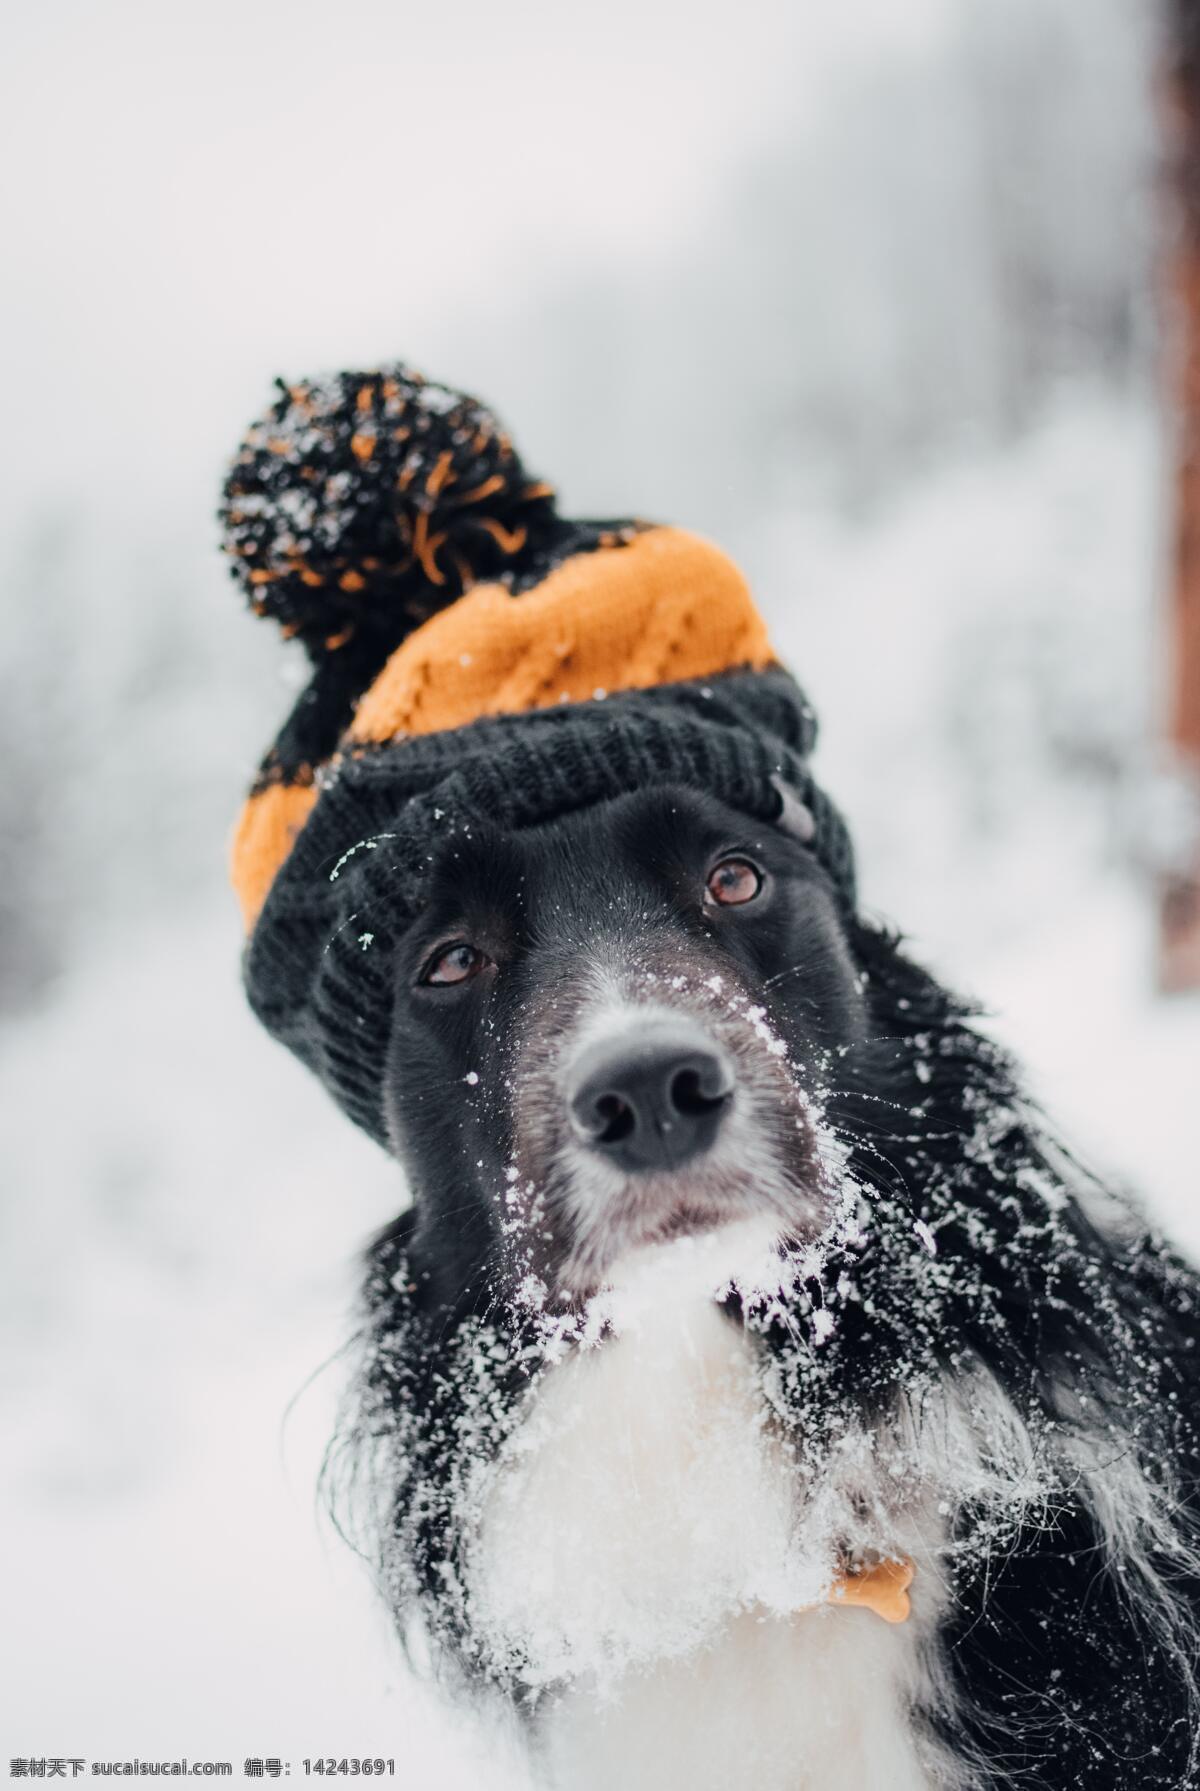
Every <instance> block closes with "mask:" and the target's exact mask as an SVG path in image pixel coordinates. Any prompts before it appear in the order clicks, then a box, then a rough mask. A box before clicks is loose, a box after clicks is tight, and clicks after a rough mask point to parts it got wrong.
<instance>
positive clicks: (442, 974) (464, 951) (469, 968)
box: [420, 939, 489, 988]
mask: <svg viewBox="0 0 1200 1791" xmlns="http://www.w3.org/2000/svg"><path fill="white" fill-rule="evenodd" d="M488 962H489V960H488V959H487V958H486V957H485V956H484V954H483V952H481V951H479V950H478V949H477V948H476V947H475V946H474V945H468V944H467V943H466V941H465V940H463V939H456V940H455V942H454V944H453V945H444V946H442V948H441V950H440V951H436V952H435V953H434V955H433V956H432V958H430V960H429V962H428V963H427V964H426V966H425V968H424V970H422V972H421V976H420V980H421V982H423V983H430V984H434V985H435V986H438V987H441V988H445V987H446V986H447V985H448V984H451V983H466V982H470V980H471V978H472V977H473V976H478V975H479V972H480V971H481V970H482V969H483V967H484V965H485V964H487V963H488Z"/></svg>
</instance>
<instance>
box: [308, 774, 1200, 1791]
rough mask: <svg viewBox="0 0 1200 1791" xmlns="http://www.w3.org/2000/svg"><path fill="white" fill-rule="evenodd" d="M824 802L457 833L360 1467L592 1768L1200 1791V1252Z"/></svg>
mask: <svg viewBox="0 0 1200 1791" xmlns="http://www.w3.org/2000/svg"><path fill="white" fill-rule="evenodd" d="M802 819H803V818H802V817H801V828H800V831H802V830H803V828H802ZM795 823H796V817H795V815H794V814H792V815H791V816H790V817H789V815H788V813H787V811H786V810H785V816H784V819H783V822H781V824H779V825H777V826H774V827H772V826H764V825H762V824H759V823H755V822H750V821H747V819H746V818H745V817H744V816H743V815H741V814H739V813H738V812H736V811H735V810H733V809H730V808H726V807H724V806H723V805H721V804H719V803H717V802H716V801H714V800H711V799H709V798H707V797H704V796H702V795H698V794H697V793H696V792H695V791H692V790H688V789H683V788H678V789H676V788H665V787H663V788H653V789H647V790H645V791H643V792H640V793H637V794H634V795H630V796H626V797H622V798H619V799H617V800H613V801H611V802H608V803H603V804H599V805H595V806H592V807H589V808H585V809H581V810H580V811H579V812H578V813H576V814H568V815H566V816H564V817H561V818H559V819H557V820H555V821H554V822H552V823H549V824H546V825H543V826H540V827H533V828H529V829H526V830H521V831H513V832H508V833H505V832H501V831H497V832H496V833H495V834H494V835H493V836H492V837H487V836H486V835H481V834H479V833H478V832H476V833H475V834H474V835H473V837H471V838H469V839H464V838H462V837H459V838H458V839H457V840H456V841H455V842H452V843H451V844H449V845H447V846H446V847H444V848H443V851H442V856H441V858H440V859H439V860H438V862H437V864H436V866H435V869H434V881H433V894H432V900H431V902H430V903H429V905H428V907H427V909H426V910H425V911H424V913H423V914H422V916H421V918H420V920H419V921H418V922H417V923H416V924H415V925H414V926H413V927H412V928H411V930H410V931H409V933H408V934H407V935H406V936H405V938H404V940H403V942H402V945H401V948H400V950H399V953H398V955H397V958H396V962H395V1009H394V1022H393V1028H392V1042H391V1047H390V1059H389V1064H388V1081H387V1087H388V1096H387V1101H388V1123H389V1128H390V1132H391V1137H392V1141H393V1144H394V1148H395V1150H396V1152H397V1154H398V1156H399V1157H400V1158H401V1159H402V1160H403V1162H404V1163H405V1165H406V1167H407V1170H408V1172H409V1176H410V1179H411V1184H412V1187H413V1190H414V1199H413V1204H412V1206H411V1207H410V1208H409V1209H408V1210H407V1211H406V1212H404V1213H403V1214H402V1215H401V1217H400V1218H399V1219H398V1220H397V1221H396V1223H395V1224H394V1225H392V1226H390V1227H389V1228H388V1229H387V1231H386V1232H385V1233H384V1234H383V1235H382V1236H380V1237H379V1238H378V1239H377V1240H376V1241H375V1243H374V1244H373V1246H372V1247H371V1250H370V1254H369V1272H368V1283H367V1299H368V1312H367V1317H366V1326H365V1335H366V1347H365V1355H364V1361H363V1364H362V1367H361V1371H360V1374H359V1378H358V1382H357V1385H356V1392H355V1399H354V1402H353V1410H352V1411H351V1412H350V1413H349V1414H348V1416H347V1422H346V1426H345V1430H344V1434H343V1436H342V1439H341V1444H342V1446H341V1448H340V1449H339V1451H338V1452H337V1456H336V1463H337V1467H336V1472H335V1481H336V1482H337V1483H338V1485H339V1487H341V1488H342V1489H344V1490H345V1491H347V1492H348V1493H351V1494H353V1495H354V1496H353V1499H352V1504H353V1508H354V1509H355V1510H357V1512H358V1513H359V1516H360V1519H361V1516H362V1512H363V1501H362V1498H361V1494H362V1493H363V1490H364V1488H365V1489H367V1491H368V1492H369V1493H370V1494H371V1495H372V1498H371V1501H370V1504H369V1513H370V1515H369V1520H368V1521H369V1524H370V1525H371V1526H372V1539H371V1548H372V1550H373V1551H374V1552H376V1553H377V1554H378V1556H379V1559H380V1564H381V1567H382V1571H383V1574H384V1576H385V1584H386V1588H387V1592H388V1596H389V1598H390V1599H392V1600H393V1601H394V1605H395V1609H396V1612H397V1616H398V1620H399V1622H400V1625H401V1628H402V1630H404V1631H405V1632H411V1630H412V1629H413V1628H414V1627H416V1628H418V1629H419V1630H420V1631H421V1632H423V1633H424V1635H426V1636H427V1637H429V1638H431V1640H432V1642H433V1645H434V1647H435V1650H436V1652H437V1654H438V1657H439V1658H440V1659H441V1660H442V1661H443V1662H445V1663H447V1664H451V1665H453V1667H454V1668H455V1669H456V1670H457V1674H456V1676H457V1677H458V1678H459V1679H460V1680H461V1682H462V1683H463V1684H464V1685H466V1686H468V1687H476V1688H488V1689H490V1690H492V1691H495V1692H498V1693H501V1694H504V1695H505V1696H507V1697H508V1698H509V1699H510V1700H511V1701H512V1703H513V1704H514V1705H515V1706H516V1707H517V1708H518V1709H519V1710H520V1711H521V1712H522V1714H523V1717H524V1719H525V1721H526V1723H527V1726H528V1732H529V1736H530V1742H531V1749H532V1757H533V1759H534V1761H535V1762H536V1765H537V1769H538V1770H539V1771H540V1772H541V1773H543V1774H544V1775H545V1776H546V1777H547V1778H548V1779H549V1780H550V1782H552V1783H554V1784H557V1785H562V1786H569V1787H597V1788H599V1787H603V1788H605V1791H618V1788H621V1791H623V1788H626V1787H642V1786H645V1787H649V1786H654V1787H656V1791H673V1788H675V1787H697V1788H699V1791H705V1788H708V1787H717V1786H720V1787H722V1788H724V1787H728V1786H753V1787H755V1788H756V1791H809V1788H811V1791H817V1788H818V1787H819V1788H820V1791H917V1788H918V1787H920V1788H928V1787H945V1788H947V1791H950V1788H953V1791H961V1788H965V1787H972V1788H978V1791H984V1788H987V1791H992V1788H995V1787H1000V1786H1013V1787H1046V1788H1049V1787H1054V1788H1055V1791H1059V1788H1065V1787H1081V1788H1083V1787H1086V1788H1087V1791H1101V1788H1102V1787H1103V1788H1108V1787H1113V1788H1116V1787H1122V1788H1124V1791H1130V1788H1133V1787H1138V1788H1141V1787H1163V1788H1166V1787H1171V1788H1172V1791H1177V1788H1178V1787H1181V1786H1187V1785H1193V1784H1200V1741H1198V1735H1200V1729H1198V1716H1197V1713H1198V1710H1200V1703H1198V1698H1197V1677H1198V1674H1200V1540H1198V1537H1200V1483H1198V1476H1200V1442H1198V1436H1197V1418H1198V1412H1200V1362H1198V1361H1197V1353H1198V1352H1197V1347H1196V1345H1197V1338H1198V1337H1200V1277H1198V1276H1197V1274H1196V1272H1195V1271H1194V1270H1193V1269H1191V1268H1190V1267H1188V1266H1187V1265H1186V1264H1184V1263H1183V1262H1181V1261H1180V1260H1178V1259H1177V1257H1175V1256H1174V1255H1173V1254H1172V1253H1171V1251H1170V1250H1169V1249H1168V1248H1167V1247H1166V1246H1164V1244H1163V1243H1162V1242H1161V1241H1159V1240H1158V1239H1157V1238H1155V1237H1153V1236H1150V1235H1148V1234H1147V1232H1146V1231H1145V1229H1144V1228H1143V1227H1142V1225H1141V1224H1140V1223H1139V1221H1138V1220H1137V1219H1136V1218H1135V1217H1134V1216H1133V1214H1132V1213H1130V1212H1128V1211H1127V1210H1125V1209H1124V1207H1123V1206H1122V1205H1121V1204H1120V1202H1119V1201H1118V1200H1117V1199H1115V1198H1114V1197H1112V1196H1110V1195H1107V1194H1106V1193H1105V1192H1104V1191H1103V1190H1101V1189H1100V1188H1098V1187H1096V1186H1094V1185H1093V1184H1092V1182H1091V1181H1090V1180H1089V1178H1088V1177H1087V1176H1086V1174H1085V1173H1083V1172H1082V1171H1081V1170H1080V1169H1079V1168H1078V1167H1077V1165H1076V1164H1075V1163H1074V1162H1073V1161H1072V1160H1071V1159H1070V1158H1069V1157H1068V1155H1067V1154H1066V1153H1065V1151H1064V1150H1063V1149H1062V1148H1061V1147H1060V1146H1058V1145H1057V1144H1056V1143H1055V1141H1054V1140H1053V1138H1052V1137H1051V1136H1050V1134H1049V1133H1048V1132H1047V1130H1046V1128H1045V1127H1044V1125H1043V1124H1042V1122H1041V1120H1040V1118H1039V1117H1038V1115H1037V1114H1036V1113H1035V1112H1033V1111H1032V1110H1031V1108H1030V1106H1029V1104H1028V1103H1027V1101H1026V1100H1025V1098H1024V1096H1023V1095H1022V1093H1021V1090H1020V1088H1019V1085H1018V1082H1017V1080H1016V1078H1015V1076H1014V1072H1013V1068H1012V1066H1011V1064H1010V1063H1009V1061H1008V1060H1007V1059H1006V1057H1005V1056H1004V1055H1003V1053H1002V1052H1001V1051H999V1050H998V1049H997V1048H996V1046H995V1045H994V1044H992V1043H991V1042H989V1041H988V1040H987V1039H985V1038H984V1037H983V1036H981V1034H980V1033H979V1032H977V1031H976V1030H974V1029H973V1028H972V1025H971V1023H970V1016H969V1013H968V1012H967V1010H966V1009H965V1008H964V1007H963V1005H962V1004H961V1003H959V1002H958V1001H957V1000H955V999H954V998H953V997H952V996H950V995H949V994H947V992H946V991H945V990H944V989H942V988H941V987H939V986H938V984H937V983H936V982H935V981H933V980H932V979H931V977H930V976H929V975H927V974H926V973H925V972H923V971H922V970H920V969H919V968H918V967H917V966H915V965H914V964H913V963H912V962H911V961H910V959H909V958H908V957H906V956H905V954H904V952H903V951H902V949H901V948H900V946H899V944H898V942H897V940H896V938H895V937H893V936H891V935H889V934H888V933H886V932H884V931H882V930H880V929H879V928H878V927H875V926H873V925H868V924H866V923H864V922H862V921H860V920H850V919H847V918H846V916H845V909H844V907H843V906H840V905H839V904H838V903H837V902H836V901H835V899H834V896H833V894H832V892H831V888H830V886H829V884H828V882H827V880H826V877H825V873H824V872H823V871H822V869H821V868H820V866H819V865H818V864H817V862H816V860H815V858H814V857H813V855H812V854H811V853H810V852H809V851H807V850H806V849H805V848H804V846H803V844H801V843H798V841H797V839H796V838H794V837H793V832H794V831H795ZM910 1581H911V1583H909V1582H910Z"/></svg>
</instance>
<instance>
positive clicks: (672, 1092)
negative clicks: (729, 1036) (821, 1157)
mask: <svg viewBox="0 0 1200 1791" xmlns="http://www.w3.org/2000/svg"><path fill="white" fill-rule="evenodd" d="M733 1084H734V1075H733V1065H732V1063H731V1062H730V1060H729V1058H728V1056H727V1055H726V1054H725V1052H724V1051H722V1050H721V1048H720V1046H719V1045H717V1044H715V1043H714V1042H713V1040H711V1039H710V1038H708V1037H707V1036H706V1034H704V1033H703V1032H701V1030H700V1028H699V1027H698V1026H692V1025H689V1024H686V1023H685V1022H679V1023H677V1024H676V1023H672V1022H666V1021H655V1022H651V1023H650V1024H649V1025H648V1026H646V1027H645V1028H644V1029H643V1030H642V1031H640V1032H638V1033H635V1034H632V1035H630V1034H628V1033H626V1034H623V1035H622V1036H621V1037H620V1038H615V1039H603V1040H600V1041H599V1042H597V1043H596V1044H594V1045H589V1046H588V1047H587V1048H586V1049H585V1050H584V1051H583V1052H582V1053H581V1054H580V1057H579V1059H578V1061H577V1062H576V1063H575V1064H574V1065H573V1067H572V1072H571V1075H570V1078H569V1082H568V1087H567V1104H568V1107H569V1110H570V1115H571V1124H572V1126H573V1127H574V1129H575V1132H576V1135H577V1136H578V1137H580V1138H582V1139H583V1141H584V1143H585V1144H589V1145H591V1147H592V1149H593V1150H597V1151H602V1152H603V1154H604V1155H605V1156H606V1157H608V1158H609V1159H610V1160H611V1161H612V1162H614V1163H616V1164H618V1165H619V1166H620V1167H621V1168H622V1169H629V1170H649V1169H674V1168H675V1167H676V1166H677V1165H678V1164H680V1163H686V1162H687V1160H688V1158H689V1157H694V1156H696V1155H697V1154H698V1152H700V1151H703V1150H707V1149H708V1147H709V1145H710V1144H711V1143H712V1141H713V1139H714V1138H715V1137H716V1135H717V1129H718V1127H719V1126H720V1124H721V1119H722V1117H723V1115H724V1114H725V1112H726V1110H727V1108H728V1106H729V1100H730V1096H731V1095H732V1093H733Z"/></svg>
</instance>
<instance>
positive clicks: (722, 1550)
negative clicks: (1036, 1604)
mask: <svg viewBox="0 0 1200 1791" xmlns="http://www.w3.org/2000/svg"><path fill="white" fill-rule="evenodd" d="M642 1291H643V1293H646V1292H647V1290H646V1288H645V1286H643V1290H642ZM834 1569H835V1562H834V1560H833V1558H832V1552H831V1550H830V1549H829V1547H828V1545H827V1544H826V1545H817V1546H816V1547H814V1544H813V1541H812V1539H811V1537H806V1535H805V1531H804V1527H803V1525H802V1524H799V1523H798V1521H797V1511H796V1505H795V1498H794V1491H793V1485H792V1482H791V1478H790V1476H789V1474H788V1472H787V1470H786V1465H785V1461H784V1459H783V1456H782V1453H781V1450H780V1448H779V1445H778V1443H777V1441H776V1440H775V1438H774V1436H773V1435H772V1432H771V1428H770V1426H769V1423H768V1422H767V1413H766V1407H765V1404H764V1401H763V1398H762V1395H761V1391H760V1389H759V1386H758V1384H757V1382H756V1378H755V1373H754V1358H753V1355H752V1352H751V1346H750V1344H749V1343H748V1341H747V1339H746V1337H745V1335H744V1333H743V1332H742V1331H741V1329H740V1328H739V1327H738V1326H737V1325H735V1324H733V1323H731V1322H730V1320H729V1319H728V1318H726V1317H725V1316H724V1315H723V1314H722V1312H721V1311H720V1310H719V1308H718V1307H717V1306H716V1304H715V1303H714V1302H713V1300H712V1298H711V1296H710V1295H706V1294H705V1293H704V1292H703V1291H702V1290H698V1289H697V1288H695V1287H689V1286H688V1285H687V1282H686V1279H685V1280H684V1282H683V1283H682V1284H680V1282H679V1281H678V1280H677V1279H672V1280H671V1281H670V1282H667V1283H662V1284H660V1285H657V1286H654V1287H653V1288H652V1289H651V1290H649V1297H646V1298H642V1299H640V1300H638V1299H635V1300H634V1301H633V1302H632V1303H631V1304H630V1305H629V1306H627V1308H626V1309H625V1311H624V1312H623V1314H622V1315H621V1327H620V1333H619V1335H618V1336H616V1337H615V1338H612V1339H610V1340H608V1341H607V1342H605V1343H603V1344H602V1345H600V1346H598V1347H596V1348H593V1349H590V1350H586V1351H582V1352H580V1353H578V1354H574V1355H572V1356H571V1357H569V1358H568V1360H566V1361H565V1362H564V1363H563V1364H562V1365H561V1366H559V1367H558V1368H556V1369H554V1370H552V1371H551V1372H550V1373H549V1375H548V1376H547V1377H546V1379H545V1380H544V1381H543V1382H542V1384H541V1388H540V1391H539V1395H538V1397H537V1398H536V1400H535V1402H534V1404H533V1406H532V1408H531V1410H530V1412H529V1414H528V1416H527V1418H526V1420H525V1422H524V1424H523V1425H522V1427H521V1429H520V1431H519V1432H518V1434H517V1436H516V1437H515V1438H514V1439H513V1440H512V1441H511V1443H510V1445H509V1447H508V1450H507V1451H506V1458H505V1463H504V1466H503V1468H502V1469H501V1471H500V1473H499V1475H498V1476H497V1478H496V1479H495V1480H494V1482H493V1483H492V1485H491V1487H490V1488H489V1489H488V1493H487V1497H486V1502H485V1506H484V1511H483V1515H482V1520H481V1523H480V1526H479V1530H478V1541H477V1544H476V1547H475V1549H474V1551H473V1556H472V1561H471V1568H470V1593H471V1599H472V1608H473V1614H474V1618H475V1621H476V1623H477V1624H478V1625H480V1627H481V1628H482V1629H483V1630H484V1631H485V1633H486V1634H487V1635H488V1636H489V1638H490V1639H491V1641H492V1644H493V1646H495V1647H497V1648H499V1649H500V1650H511V1651H512V1653H513V1656H514V1658H519V1659H520V1660H521V1661H522V1663H523V1666H524V1671H525V1677H526V1678H527V1679H530V1680H532V1681H533V1682H534V1683H541V1684H544V1685H546V1686H547V1687H550V1686H555V1687H559V1688H562V1687H565V1689H560V1690H557V1691H555V1692H553V1693H551V1695H550V1697H551V1701H550V1702H549V1708H548V1710H547V1712H546V1715H545V1718H544V1722H543V1728H542V1744H543V1753H544V1760H545V1763H546V1765H547V1768H548V1770H549V1772H550V1775H551V1777H552V1779H553V1782H554V1783H555V1784H556V1785H559V1786H562V1787H569V1788H570V1791H591V1788H593V1787H595V1788H596V1791H600V1788H601V1787H603V1788H604V1791H612V1788H613V1787H616V1786H621V1787H629V1788H630V1791H635V1788H636V1787H639V1786H646V1787H650V1786H653V1787H654V1788H655V1791H675V1788H676V1787H678V1788H679V1791H683V1788H684V1787H687V1791H707V1788H708V1787H712V1791H717V1787H720V1791H727V1787H728V1786H730V1785H731V1784H751V1783H752V1784H754V1785H755V1787H756V1791H810V1788H811V1791H817V1788H818V1787H820V1791H926V1788H927V1787H930V1786H932V1785H934V1784H935V1783H941V1782H944V1781H942V1780H940V1779H938V1778H936V1777H934V1776H932V1768H931V1766H930V1765H929V1764H923V1763H922V1751H923V1750H922V1747H921V1744H920V1743H919V1742H918V1741H917V1739H916V1738H915V1736H914V1732H913V1728H912V1724H911V1722H910V1718H909V1711H910V1707H911V1704H912V1702H913V1699H914V1696H915V1694H916V1692H917V1690H918V1685H919V1679H920V1671H921V1669H920V1664H919V1659H920V1643H921V1639H922V1632H923V1630H924V1629H925V1627H926V1626H925V1624H923V1623H922V1621H921V1618H920V1615H919V1613H918V1614H917V1615H916V1616H915V1617H914V1619H913V1620H911V1621H910V1622H909V1623H907V1624H904V1625H902V1626H891V1625H888V1624H886V1623H884V1622H883V1621H882V1620H881V1619H880V1618H879V1617H877V1616H876V1615H875V1614H874V1613H873V1612H871V1611H866V1610H853V1609H832V1608H830V1607H828V1606H825V1605H821V1604H819V1603H817V1601H819V1600H820V1599H821V1598H822V1596H823V1594H824V1593H825V1591H826V1590H827V1588H828V1586H829V1583H830V1580H831V1578H832V1575H833V1572H834ZM814 1605H815V1607H816V1608H807V1607H811V1606H814Z"/></svg>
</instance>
